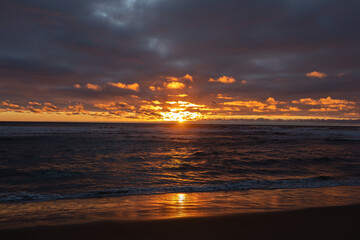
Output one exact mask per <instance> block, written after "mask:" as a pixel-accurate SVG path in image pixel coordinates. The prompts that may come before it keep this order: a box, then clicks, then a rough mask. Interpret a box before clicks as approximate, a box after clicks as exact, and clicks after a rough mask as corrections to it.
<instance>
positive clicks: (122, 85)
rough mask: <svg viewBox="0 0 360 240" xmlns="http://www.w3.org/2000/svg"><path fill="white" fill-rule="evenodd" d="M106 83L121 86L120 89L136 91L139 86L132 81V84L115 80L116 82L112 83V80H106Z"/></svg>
mask: <svg viewBox="0 0 360 240" xmlns="http://www.w3.org/2000/svg"><path fill="white" fill-rule="evenodd" d="M108 84H109V85H110V86H113V87H117V88H122V89H129V90H133V91H136V92H138V91H139V90H140V86H139V84H138V83H133V84H124V83H121V82H117V83H113V82H108Z"/></svg>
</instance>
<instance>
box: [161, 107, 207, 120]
mask: <svg viewBox="0 0 360 240" xmlns="http://www.w3.org/2000/svg"><path fill="white" fill-rule="evenodd" d="M159 114H160V115H161V116H162V119H163V120H164V121H171V122H179V123H182V122H186V121H196V120H199V119H202V114H201V113H199V112H190V111H186V110H183V109H179V108H171V109H170V111H168V112H160V113H159Z"/></svg>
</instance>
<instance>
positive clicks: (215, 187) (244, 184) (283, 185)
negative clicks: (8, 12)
mask: <svg viewBox="0 0 360 240" xmlns="http://www.w3.org/2000/svg"><path fill="white" fill-rule="evenodd" d="M358 185H360V179H346V180H339V179H335V178H333V177H330V176H319V177H314V178H305V179H278V180H244V181H241V182H231V183H223V184H207V185H186V186H156V187H129V188H122V189H102V190H97V191H89V192H78V193H72V194H51V193H31V192H18V193H1V194H0V203H19V202H39V201H53V200H61V199H83V198H99V197H114V196H129V195H153V194H166V193H194V192H218V191H239V190H252V189H259V190H272V189H296V188H322V187H336V186H358Z"/></svg>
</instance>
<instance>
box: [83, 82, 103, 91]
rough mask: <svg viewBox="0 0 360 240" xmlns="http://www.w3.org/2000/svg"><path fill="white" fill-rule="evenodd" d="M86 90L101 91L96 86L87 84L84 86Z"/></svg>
mask: <svg viewBox="0 0 360 240" xmlns="http://www.w3.org/2000/svg"><path fill="white" fill-rule="evenodd" d="M86 88H88V89H91V90H94V91H101V87H100V86H99V85H96V84H92V83H88V84H86Z"/></svg>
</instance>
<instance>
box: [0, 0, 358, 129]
mask: <svg viewBox="0 0 360 240" xmlns="http://www.w3.org/2000/svg"><path fill="white" fill-rule="evenodd" d="M359 25H360V2H359V1H357V0H346V1H340V0H273V1H269V0H224V1H220V0H103V1H92V0H62V1H40V0H38V1H36V0H22V1H21V0H1V1H0V30H1V37H0V121H115V122H116V121H209V120H216V121H225V120H235V121H236V120H238V119H282V120H294V119H322V120H324V119H325V120H327V119H338V120H359V119H360V111H359V110H360V68H359V66H360V44H359V43H360V31H359Z"/></svg>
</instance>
